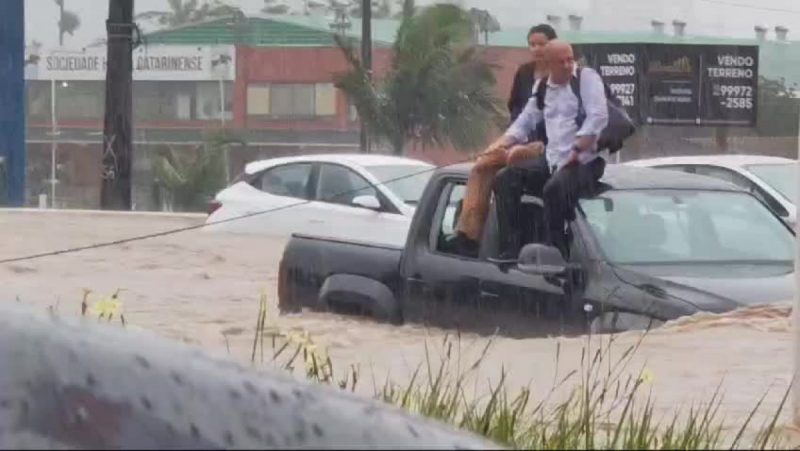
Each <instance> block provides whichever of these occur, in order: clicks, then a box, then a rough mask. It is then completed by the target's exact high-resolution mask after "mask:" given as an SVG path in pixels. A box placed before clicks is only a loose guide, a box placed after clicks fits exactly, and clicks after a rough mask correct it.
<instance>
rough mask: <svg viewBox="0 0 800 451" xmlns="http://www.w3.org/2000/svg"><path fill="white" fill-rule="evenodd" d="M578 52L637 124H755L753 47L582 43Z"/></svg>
mask: <svg viewBox="0 0 800 451" xmlns="http://www.w3.org/2000/svg"><path fill="white" fill-rule="evenodd" d="M578 50H579V54H580V56H581V61H582V62H583V63H584V64H587V65H589V66H592V67H594V68H596V69H597V70H598V72H599V73H600V75H601V76H602V77H603V79H604V80H605V81H606V83H607V84H608V85H609V88H610V89H611V92H613V93H614V94H615V95H616V96H617V97H618V98H619V99H620V101H621V103H622V104H623V106H625V107H626V108H627V110H628V112H629V113H630V114H631V116H632V117H634V118H635V119H636V120H638V121H640V122H644V123H649V124H697V125H745V126H748V125H754V124H755V121H756V113H757V112H756V99H757V90H758V47H757V46H728V45H726V46H717V45H689V44H683V45H681V44H678V45H676V44H583V45H580V46H578Z"/></svg>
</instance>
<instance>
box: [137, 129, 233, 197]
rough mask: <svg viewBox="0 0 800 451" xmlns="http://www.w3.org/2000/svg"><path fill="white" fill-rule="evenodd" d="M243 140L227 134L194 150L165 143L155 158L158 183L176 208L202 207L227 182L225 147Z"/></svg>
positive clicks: (213, 138)
mask: <svg viewBox="0 0 800 451" xmlns="http://www.w3.org/2000/svg"><path fill="white" fill-rule="evenodd" d="M231 144H244V143H243V142H241V141H240V140H237V139H234V138H231V137H229V136H226V135H224V134H220V135H216V136H213V137H211V138H210V139H208V141H206V142H205V143H204V144H202V145H200V146H198V147H197V148H195V149H191V150H182V151H178V150H176V149H174V148H172V147H165V148H163V149H162V150H161V152H159V155H156V157H155V159H154V160H153V172H154V174H155V178H156V185H157V186H159V187H160V188H162V190H163V192H165V194H166V197H167V199H165V201H166V204H167V205H168V206H170V207H171V210H173V211H203V210H205V208H206V205H207V202H208V201H209V200H211V198H213V196H214V195H215V194H216V193H217V192H218V191H219V190H221V189H222V188H224V187H225V185H226V184H227V183H228V180H227V174H226V172H227V171H226V165H227V164H228V162H227V157H226V155H227V154H226V152H225V150H226V148H227V147H228V146H230V145H231Z"/></svg>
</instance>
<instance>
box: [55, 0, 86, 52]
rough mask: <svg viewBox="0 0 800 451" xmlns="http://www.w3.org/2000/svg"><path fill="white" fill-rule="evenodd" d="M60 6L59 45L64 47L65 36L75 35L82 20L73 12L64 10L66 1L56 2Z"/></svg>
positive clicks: (56, 0) (57, 0)
mask: <svg viewBox="0 0 800 451" xmlns="http://www.w3.org/2000/svg"><path fill="white" fill-rule="evenodd" d="M55 2H56V5H58V10H59V13H58V17H59V19H58V45H60V46H63V45H64V35H65V34H68V35H70V36H74V35H75V31H76V30H77V29H78V28H80V26H81V18H80V17H78V15H77V14H75V13H74V12H72V11H67V10H65V9H64V0H55Z"/></svg>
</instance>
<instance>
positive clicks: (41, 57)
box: [25, 46, 235, 81]
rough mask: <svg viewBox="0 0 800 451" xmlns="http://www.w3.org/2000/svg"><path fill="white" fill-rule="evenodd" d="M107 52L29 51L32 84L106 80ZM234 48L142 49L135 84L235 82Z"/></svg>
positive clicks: (138, 51) (138, 52)
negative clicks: (53, 81) (169, 81)
mask: <svg viewBox="0 0 800 451" xmlns="http://www.w3.org/2000/svg"><path fill="white" fill-rule="evenodd" d="M106 52H107V51H106V48H105V47H101V48H96V49H87V50H86V51H80V52H76V51H67V50H49V51H48V50H44V51H39V52H36V51H35V50H31V51H29V54H28V61H29V64H28V67H27V68H26V72H25V75H26V79H28V80H59V81H61V80H64V81H67V80H103V79H105V76H106V62H107V55H106ZM234 62H235V50H234V47H233V46H201V47H198V46H142V47H139V48H137V49H136V50H134V52H133V78H134V80H150V81H167V80H185V81H203V80H220V79H222V80H233V79H234V76H235V64H234Z"/></svg>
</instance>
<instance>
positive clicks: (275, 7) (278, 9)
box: [261, 0, 291, 15]
mask: <svg viewBox="0 0 800 451" xmlns="http://www.w3.org/2000/svg"><path fill="white" fill-rule="evenodd" d="M290 11H291V8H290V7H289V5H287V4H286V3H283V2H282V1H280V0H264V7H263V8H261V12H262V13H264V14H276V15H282V14H289V12H290Z"/></svg>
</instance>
